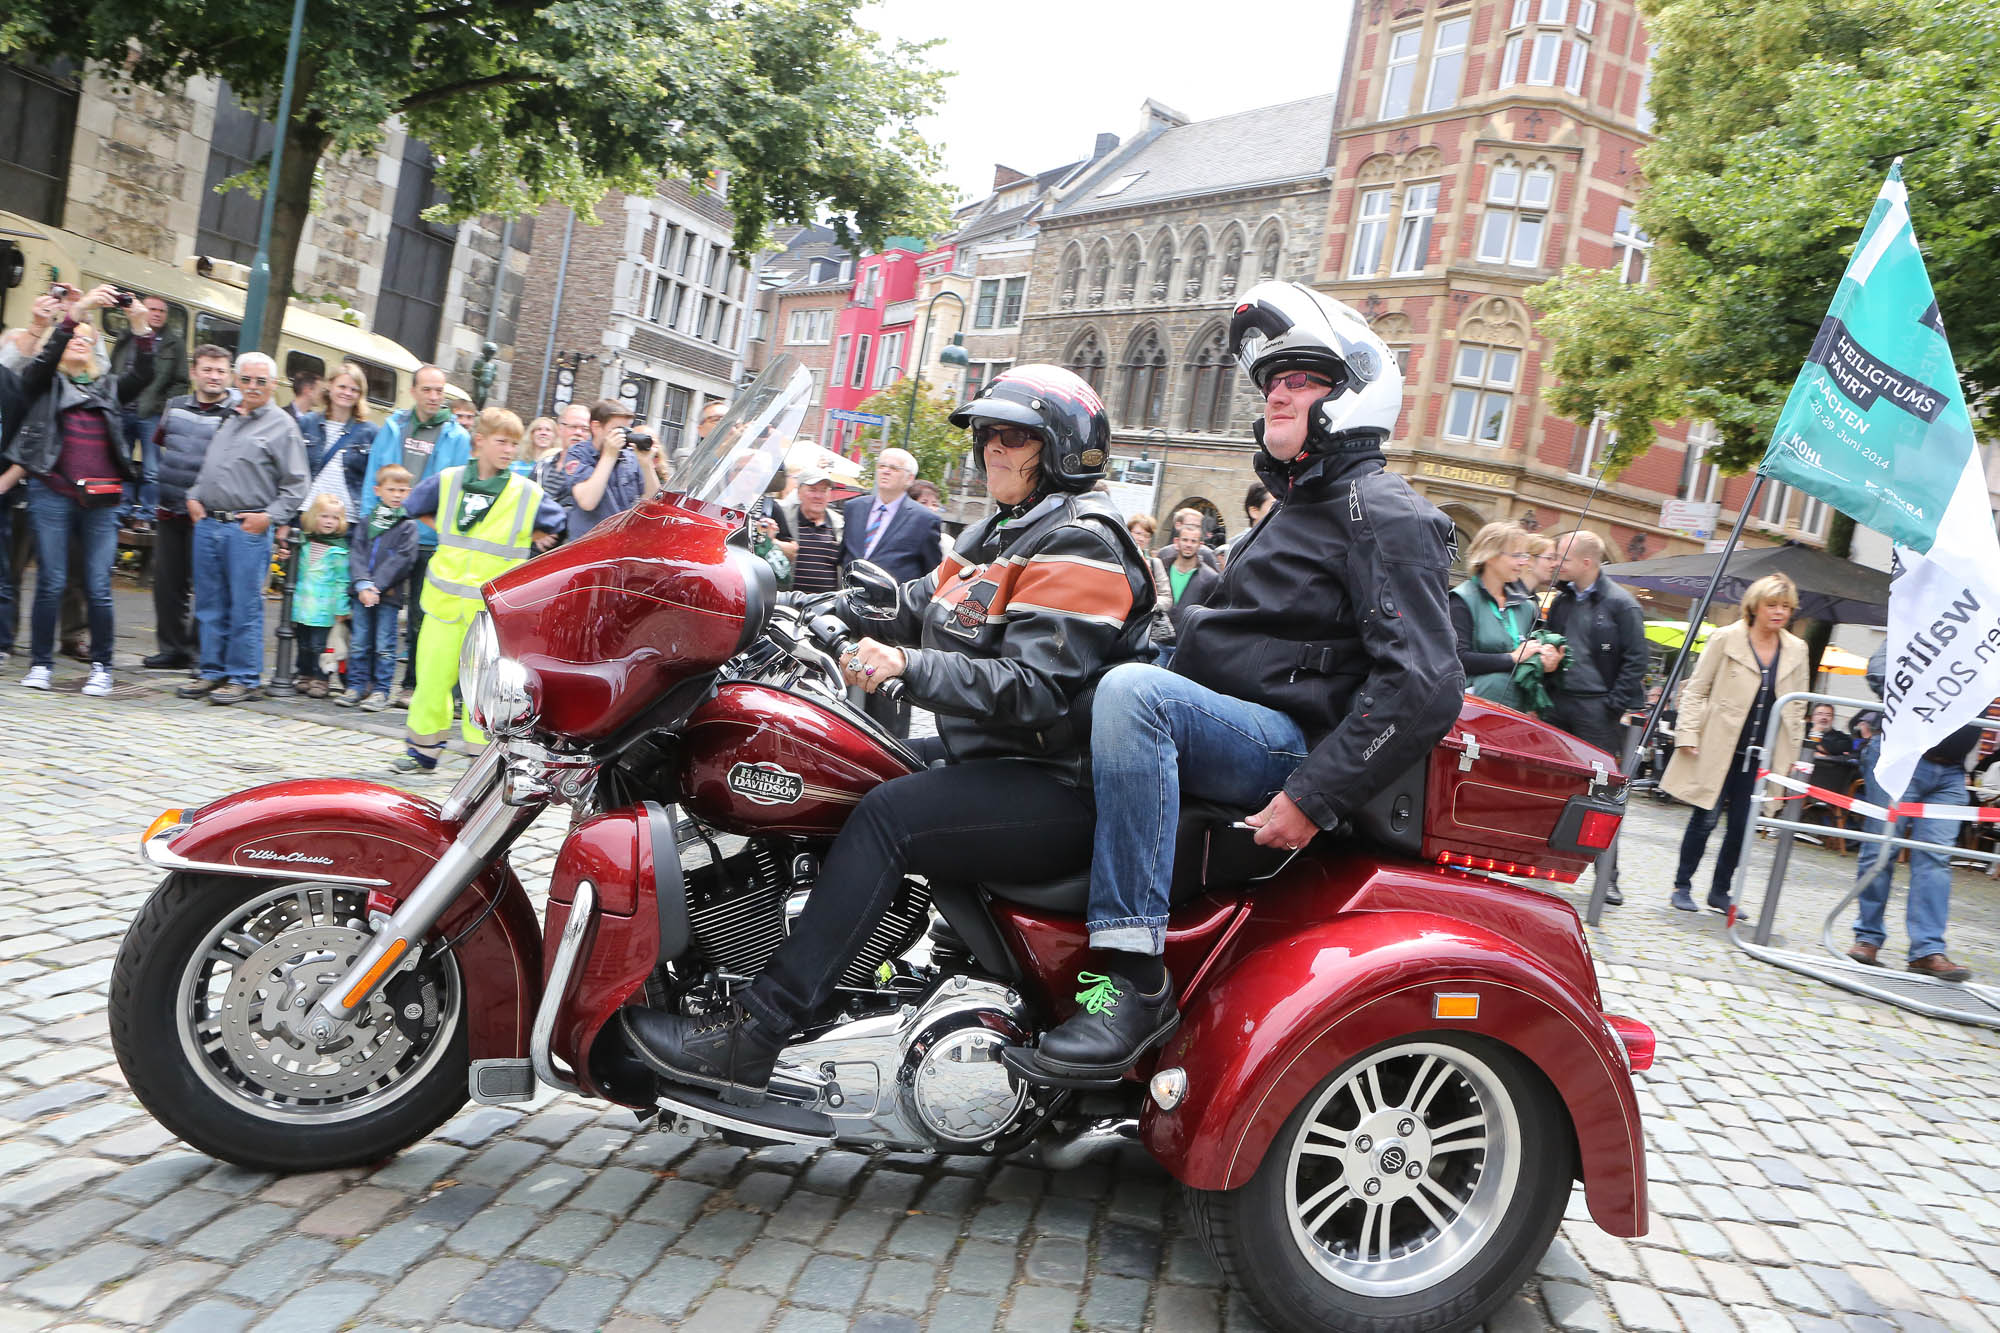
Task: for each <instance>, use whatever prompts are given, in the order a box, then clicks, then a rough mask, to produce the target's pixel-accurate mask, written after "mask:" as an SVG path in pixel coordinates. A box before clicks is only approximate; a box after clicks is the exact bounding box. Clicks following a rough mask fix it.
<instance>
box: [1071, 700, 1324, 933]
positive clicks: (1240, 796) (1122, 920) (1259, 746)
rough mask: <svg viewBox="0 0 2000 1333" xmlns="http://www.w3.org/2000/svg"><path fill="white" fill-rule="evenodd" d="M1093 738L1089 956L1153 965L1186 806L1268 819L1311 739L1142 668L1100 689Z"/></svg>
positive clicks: (1260, 711) (1246, 707)
mask: <svg viewBox="0 0 2000 1333" xmlns="http://www.w3.org/2000/svg"><path fill="white" fill-rule="evenodd" d="M1090 728H1091V730H1090V765H1091V781H1092V785H1093V788H1094V790H1095V793H1096V798H1097V832H1096V834H1095V837H1094V842H1093V847H1092V854H1091V861H1090V912H1089V919H1088V922H1087V924H1088V925H1089V927H1090V946H1091V947H1092V948H1093V949H1122V950H1125V951H1126V952H1129V953H1152V954H1157V953H1160V952H1162V951H1163V950H1164V949H1165V948H1166V939H1167V887H1168V885H1169V884H1170V883H1171V882H1172V879H1173V871H1174V835H1175V833H1176V832H1177V831H1178V830H1179V828H1180V804H1181V794H1182V793H1183V792H1186V794H1188V795H1189V796H1195V797H1199V798H1201V799H1203V800H1209V801H1215V802H1217V803H1219V804H1222V805H1233V806H1241V807H1244V808H1245V809H1246V810H1250V811H1256V810H1261V809H1263V807H1264V806H1265V805H1266V804H1267V803H1268V802H1269V801H1270V799H1271V798H1272V797H1273V796H1275V795H1277V793H1278V792H1279V791H1280V790H1282V789H1283V787H1284V785H1285V780H1286V779H1287V778H1289V777H1291V776H1292V774H1293V772H1294V771H1296V770H1297V768H1298V766H1299V765H1300V764H1301V763H1302V762H1304V760H1305V757H1306V738H1305V734H1304V733H1303V732H1301V731H1300V730H1299V727H1298V724H1297V723H1296V722H1294V721H1292V720H1291V719H1290V718H1289V717H1286V716H1285V715H1284V714H1283V713H1280V712H1278V711H1277V710H1276V709H1271V708H1266V707H1264V706H1263V705H1262V704H1253V703H1249V702H1247V701H1245V700H1242V699H1233V698H1231V697H1230V696H1228V695H1226V694H1217V693H1216V692H1215V691H1214V690H1211V689H1209V688H1207V687H1206V686H1203V685H1197V684H1195V683H1194V682H1193V681H1191V680H1189V679H1187V677H1185V676H1177V675H1175V674H1174V673H1173V672H1171V671H1163V670H1161V669H1160V668H1159V667H1156V666H1147V665H1142V664H1141V663H1138V662H1126V663H1122V664H1121V665H1119V666H1115V667H1113V668H1112V669H1111V670H1110V671H1109V672H1107V673H1106V674H1105V676H1104V678H1103V679H1102V680H1101V681H1099V682H1098V686H1097V699H1096V702H1095V703H1094V704H1093V705H1092V706H1091V714H1090Z"/></svg>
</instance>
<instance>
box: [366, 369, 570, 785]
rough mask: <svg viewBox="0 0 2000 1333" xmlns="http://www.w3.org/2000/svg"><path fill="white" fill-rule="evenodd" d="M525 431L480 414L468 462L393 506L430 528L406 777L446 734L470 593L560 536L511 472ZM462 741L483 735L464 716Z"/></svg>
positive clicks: (545, 503) (541, 501) (556, 519)
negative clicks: (433, 543)
mask: <svg viewBox="0 0 2000 1333" xmlns="http://www.w3.org/2000/svg"><path fill="white" fill-rule="evenodd" d="M526 433H527V432H526V431H525V429H524V428H523V427H522V425H521V418H519V417H517V416H515V415H514V414H513V413H512V412H509V411H507V410H506V409H505V408H501V407H489V408H487V409H486V410H485V411H484V412H481V413H480V414H479V419H478V420H477V421H475V422H474V423H473V432H472V461H471V462H470V463H467V464H465V465H464V466H463V467H454V468H446V469H445V470H444V471H442V472H440V473H438V474H437V475H436V476H434V477H430V478H428V479H426V480H425V481H424V483H423V484H422V485H421V486H419V487H417V489H416V490H414V491H411V492H410V498H409V499H408V500H406V501H404V503H403V508H404V509H405V511H407V512H408V513H409V515H410V516H411V517H412V518H416V519H420V520H422V521H424V522H426V523H429V524H430V525H431V526H432V527H434V528H436V529H437V534H438V543H437V553H436V554H435V555H433V556H432V557H431V563H430V568H429V569H428V570H427V571H426V572H425V574H424V586H423V591H422V593H421V594H420V596H421V598H422V604H423V613H424V625H423V630H422V631H421V632H420V633H419V634H418V635H417V648H416V652H417V690H416V694H415V695H414V696H413V697H412V698H411V700H410V717H409V722H408V724H407V725H408V732H407V744H406V748H405V750H404V753H402V754H400V755H398V756H397V757H396V761H395V764H394V767H395V768H396V769H397V771H399V772H403V773H411V772H415V771H417V770H418V769H423V770H425V771H429V770H430V769H433V768H436V767H437V761H438V756H439V755H440V754H442V753H443V752H444V743H445V741H447V740H448V739H450V737H451V691H452V686H454V685H456V684H457V683H458V653H459V649H460V648H462V647H463V646H464V645H465V632H466V631H467V630H468V629H470V628H471V627H472V618H473V616H475V615H477V614H478V613H479V610H480V607H481V602H480V599H479V589H480V586H481V585H482V584H484V583H486V582H487V581H488V580H490V579H494V578H497V577H499V576H500V575H501V574H503V573H505V572H506V571H507V570H509V569H512V568H513V567H514V566H515V565H518V564H521V563H522V562H523V561H525V560H527V558H528V557H529V556H530V555H532V554H534V552H535V550H536V549H538V548H542V549H545V548H547V547H548V546H549V545H550V544H552V543H553V542H554V541H555V539H556V534H557V533H558V532H560V531H561V530H562V526H563V511H562V506H561V505H559V504H557V503H556V502H555V501H554V500H551V499H549V497H548V496H546V495H544V494H542V488H541V487H539V486H537V485H535V483H534V482H532V481H530V480H529V479H528V478H526V477H524V476H521V475H519V474H518V473H516V472H514V471H513V470H512V465H513V462H514V454H515V452H516V451H517V450H518V449H519V448H520V446H521V439H522V437H523V436H524V435H525V434H526ZM464 733H465V739H466V740H467V741H468V742H470V743H471V744H473V745H484V744H485V743H486V735H485V733H484V732H482V731H480V730H479V728H477V727H475V726H473V725H472V718H471V716H470V715H469V714H468V715H467V717H466V719H465V724H464Z"/></svg>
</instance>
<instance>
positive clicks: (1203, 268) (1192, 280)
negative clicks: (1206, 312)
mask: <svg viewBox="0 0 2000 1333" xmlns="http://www.w3.org/2000/svg"><path fill="white" fill-rule="evenodd" d="M1207 282H1208V237H1206V236H1204V235H1202V234H1201V233H1200V232H1196V233H1195V238H1194V242H1193V244H1191V245H1190V246H1189V247H1188V257H1187V273H1186V275H1185V276H1184V277H1183V278H1182V280H1181V299H1182V300H1183V301H1199V300H1200V299H1201V293H1202V288H1203V287H1204V286H1205V285H1206V284H1207Z"/></svg>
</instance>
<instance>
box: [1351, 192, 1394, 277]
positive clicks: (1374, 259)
mask: <svg viewBox="0 0 2000 1333" xmlns="http://www.w3.org/2000/svg"><path fill="white" fill-rule="evenodd" d="M1395 195H1396V192H1395V191H1394V190H1393V189H1391V188H1389V187H1388V186H1386V185H1385V186H1383V187H1381V188H1380V189H1374V190H1363V191H1362V192H1361V197H1360V199H1359V200H1358V201H1357V202H1358V204H1359V207H1357V208H1356V210H1355V215H1356V216H1355V223H1354V254H1353V255H1352V256H1351V257H1350V258H1349V260H1348V266H1347V276H1348V277H1350V278H1372V277H1374V276H1375V274H1376V273H1377V272H1379V271H1380V270H1381V268H1382V246H1383V242H1384V241H1386V240H1387V239H1388V235H1389V215H1390V214H1391V213H1392V212H1393V211H1394V210H1395ZM1378 210H1379V211H1378ZM1364 263H1365V267H1364Z"/></svg>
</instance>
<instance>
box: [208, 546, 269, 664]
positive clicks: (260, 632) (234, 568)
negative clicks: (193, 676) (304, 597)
mask: <svg viewBox="0 0 2000 1333" xmlns="http://www.w3.org/2000/svg"><path fill="white" fill-rule="evenodd" d="M270 577H271V529H269V528H268V527H267V528H265V529H264V531H263V532H261V533H259V534H258V535H257V536H255V537H253V536H251V535H250V534H249V533H247V532H245V531H244V530H243V525H242V524H240V523H224V522H223V521H222V520H221V519H219V518H205V519H203V520H202V521H201V522H199V523H197V524H195V529H194V621H195V626H196V628H197V630H198V632H199V634H200V636H201V675H202V679H203V680H225V679H226V680H233V681H235V682H236V683H237V684H238V685H248V686H251V687H252V688H255V687H256V685H257V684H258V683H259V681H260V679H261V677H262V676H263V672H264V585H265V584H266V583H268V582H269V581H270Z"/></svg>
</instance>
